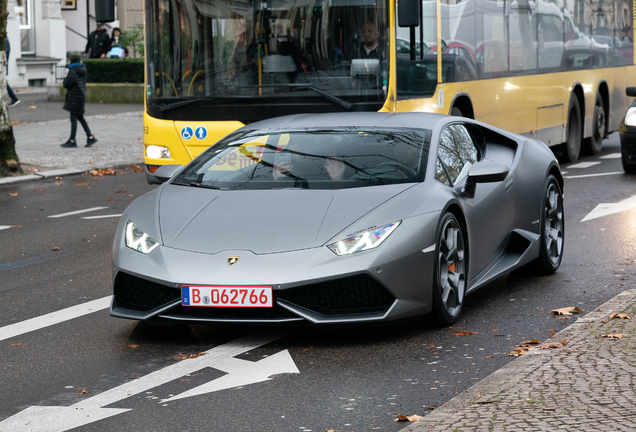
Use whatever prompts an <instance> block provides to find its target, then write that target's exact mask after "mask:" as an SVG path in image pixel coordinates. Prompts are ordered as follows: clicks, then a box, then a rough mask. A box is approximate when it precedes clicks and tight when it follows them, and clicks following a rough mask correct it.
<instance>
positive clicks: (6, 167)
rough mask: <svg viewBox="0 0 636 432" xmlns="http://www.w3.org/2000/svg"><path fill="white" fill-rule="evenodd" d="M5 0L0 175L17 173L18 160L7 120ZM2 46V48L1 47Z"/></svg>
mask: <svg viewBox="0 0 636 432" xmlns="http://www.w3.org/2000/svg"><path fill="white" fill-rule="evenodd" d="M8 17H9V13H8V12H7V0H0V49H2V51H0V92H1V93H0V95H1V96H0V177H2V176H6V175H19V174H20V173H21V172H22V170H21V169H20V160H19V159H18V155H17V153H16V152H15V137H14V136H13V126H12V125H11V120H9V108H8V102H9V95H8V93H7V77H6V74H5V72H6V70H7V69H6V68H7V52H6V46H7V18H8ZM3 48H4V49H3Z"/></svg>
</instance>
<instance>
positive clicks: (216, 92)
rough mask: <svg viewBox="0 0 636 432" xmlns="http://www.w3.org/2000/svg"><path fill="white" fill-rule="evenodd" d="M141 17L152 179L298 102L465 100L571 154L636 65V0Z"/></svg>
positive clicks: (318, 105) (174, 2)
mask: <svg viewBox="0 0 636 432" xmlns="http://www.w3.org/2000/svg"><path fill="white" fill-rule="evenodd" d="M145 19H146V47H147V48H146V112H145V116H144V132H145V135H144V143H145V162H146V175H147V178H148V181H149V182H150V183H155V182H157V181H158V180H157V178H156V177H155V176H154V175H153V173H154V172H155V171H156V169H157V168H158V167H159V166H161V165H167V164H186V163H188V162H189V161H190V160H192V159H193V158H194V157H196V156H197V155H198V154H200V153H201V152H202V151H203V150H205V149H206V148H208V147H209V146H210V145H212V144H214V143H215V142H216V141H218V140H219V139H220V138H222V137H224V136H225V135H227V134H229V133H231V132H232V131H234V130H236V129H238V128H240V127H242V126H243V125H245V124H249V123H251V122H255V121H258V120H262V119H265V118H269V117H274V116H280V115H287V114H298V113H322V112H344V111H386V112H414V111H419V112H437V113H442V114H451V115H458V116H466V117H471V118H475V119H478V120H481V121H483V122H485V123H489V124H492V125H495V126H498V127H501V128H503V129H506V130H510V131H512V132H516V133H520V134H523V135H525V136H528V137H532V138H536V139H539V140H542V141H544V142H545V143H546V144H548V145H550V146H554V147H555V149H557V148H556V146H559V147H558V150H559V151H560V154H561V156H562V159H564V160H565V161H575V160H576V159H577V158H578V157H579V154H580V152H581V151H585V150H586V151H588V152H591V153H593V154H594V153H598V152H599V151H600V150H601V146H602V141H603V138H604V137H605V136H606V135H607V134H608V133H609V132H611V131H614V130H617V129H618V127H619V124H620V121H621V117H622V116H623V115H624V113H625V112H626V110H627V108H628V106H629V102H630V101H629V100H628V99H627V97H626V96H625V87H626V86H628V85H634V84H635V83H634V81H630V77H634V78H633V79H634V80H636V67H635V66H634V48H633V28H634V5H633V0H555V1H554V2H548V1H545V0H502V1H491V0H399V2H396V0H384V1H379V0H261V1H256V0H145ZM232 163H235V161H228V164H229V165H231V164H232Z"/></svg>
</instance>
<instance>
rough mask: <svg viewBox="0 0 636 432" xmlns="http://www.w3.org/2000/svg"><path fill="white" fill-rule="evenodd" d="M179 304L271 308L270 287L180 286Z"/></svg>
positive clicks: (272, 302) (272, 303) (271, 296)
mask: <svg viewBox="0 0 636 432" xmlns="http://www.w3.org/2000/svg"><path fill="white" fill-rule="evenodd" d="M181 304H182V305H183V306H201V307H251V308H271V307H273V305H274V300H273V295H272V287H271V286H249V287H247V286H206V285H182V286H181Z"/></svg>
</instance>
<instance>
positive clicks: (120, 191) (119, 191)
mask: <svg viewBox="0 0 636 432" xmlns="http://www.w3.org/2000/svg"><path fill="white" fill-rule="evenodd" d="M113 193H128V191H125V190H118V191H117V192H113Z"/></svg>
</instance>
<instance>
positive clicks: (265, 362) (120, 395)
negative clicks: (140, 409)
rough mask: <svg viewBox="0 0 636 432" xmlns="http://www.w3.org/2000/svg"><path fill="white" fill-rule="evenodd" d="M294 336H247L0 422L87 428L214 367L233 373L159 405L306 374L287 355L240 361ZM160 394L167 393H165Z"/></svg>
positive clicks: (35, 431) (14, 427) (45, 429)
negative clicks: (133, 399)
mask: <svg viewBox="0 0 636 432" xmlns="http://www.w3.org/2000/svg"><path fill="white" fill-rule="evenodd" d="M288 334H289V332H279V333H275V332H268V333H265V332H263V333H255V334H251V335H247V336H245V337H242V338H239V339H236V340H234V341H231V342H228V343H226V344H223V345H220V346H217V347H215V348H212V349H210V350H208V351H206V352H205V355H202V356H199V357H197V358H193V359H186V360H182V361H180V362H178V363H175V364H173V365H171V366H167V367H165V368H163V369H160V370H158V371H156V372H152V373H150V374H148V375H145V376H143V377H141V378H139V379H136V380H132V381H129V382H127V383H125V384H123V385H121V386H119V387H115V388H113V389H111V390H107V391H105V392H103V393H99V394H97V395H95V396H92V397H89V398H87V399H84V400H82V401H81V402H78V403H76V404H74V405H71V406H68V407H52V406H32V407H29V408H27V409H25V410H24V411H21V412H19V413H18V414H16V415H14V416H12V417H9V418H7V419H5V420H4V421H2V422H0V430H2V431H4V430H6V431H9V430H10V431H15V432H19V431H25V432H26V431H28V432H39V431H41V432H63V431H67V430H69V429H74V428H77V427H81V426H84V425H87V424H90V423H93V422H96V421H99V420H102V419H105V418H108V417H111V416H115V415H117V414H121V413H124V412H127V411H130V409H129V408H102V407H105V406H108V405H111V404H113V403H115V402H119V401H121V400H124V399H126V398H128V397H130V396H133V395H136V394H139V393H142V392H144V391H148V390H150V389H152V388H155V387H158V386H161V385H162V384H166V383H168V382H170V381H173V380H176V379H178V378H181V377H182V376H186V375H188V374H192V373H194V372H196V371H198V370H201V369H204V368H208V367H209V368H214V369H218V370H221V371H223V372H227V375H223V376H222V377H220V378H217V379H215V380H212V381H210V382H208V383H206V384H203V385H201V386H199V387H196V388H194V389H191V390H188V391H186V392H185V393H182V394H180V395H176V396H174V397H171V398H170V399H166V400H162V401H160V402H159V403H165V402H166V401H173V400H176V399H181V398H185V397H189V396H196V395H201V394H204V393H209V392H214V391H219V390H224V389H229V388H233V387H240V386H244V385H248V384H254V383H257V382H262V381H268V380H270V379H271V378H270V377H271V376H273V375H277V374H282V373H300V371H299V370H298V368H297V367H296V365H295V364H294V361H293V360H292V358H291V356H290V355H289V351H287V350H284V351H280V352H278V353H276V354H274V355H271V356H269V357H266V358H264V359H262V360H259V361H258V362H252V361H248V360H241V359H237V358H234V357H235V356H237V355H239V354H242V353H244V352H247V351H251V350H253V349H255V348H258V347H260V346H263V345H266V344H268V343H271V342H273V341H275V340H277V339H280V338H282V337H284V336H287V335H288ZM155 393H157V394H161V390H159V391H158V392H157V391H156V392H155ZM166 396H168V395H166Z"/></svg>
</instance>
